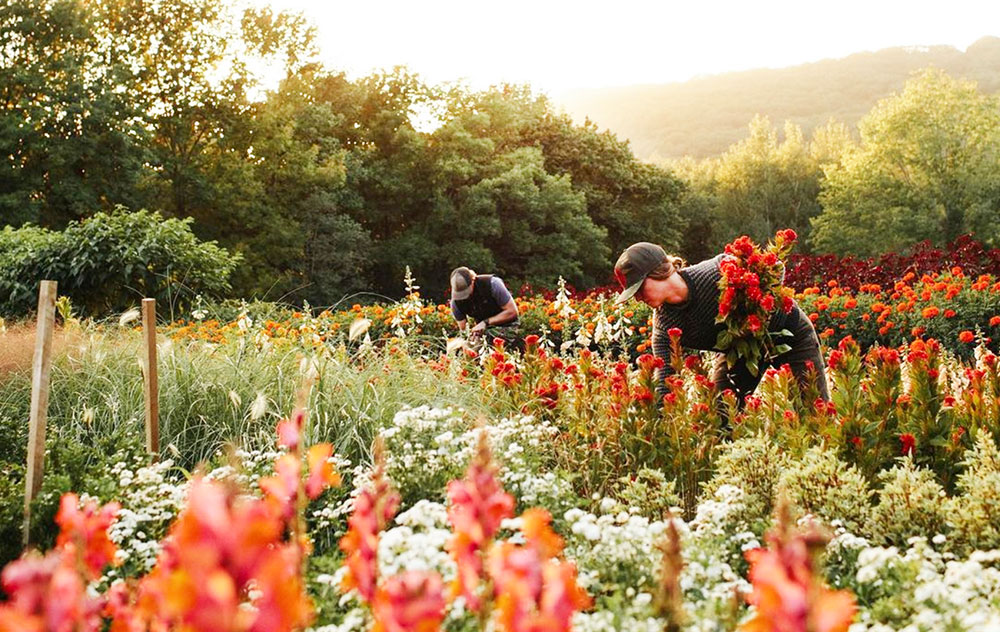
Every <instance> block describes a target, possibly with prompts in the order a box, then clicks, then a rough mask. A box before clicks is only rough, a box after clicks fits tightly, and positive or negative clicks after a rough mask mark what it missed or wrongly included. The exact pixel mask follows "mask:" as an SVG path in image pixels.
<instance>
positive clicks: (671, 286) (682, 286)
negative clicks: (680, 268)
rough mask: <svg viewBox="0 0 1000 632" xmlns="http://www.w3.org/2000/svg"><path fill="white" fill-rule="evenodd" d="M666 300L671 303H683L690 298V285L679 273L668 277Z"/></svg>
mask: <svg viewBox="0 0 1000 632" xmlns="http://www.w3.org/2000/svg"><path fill="white" fill-rule="evenodd" d="M666 295H667V296H666V301H665V302H667V303H669V304H670V305H682V304H684V303H686V302H687V300H688V286H687V282H686V281H684V277H682V276H681V275H680V274H679V273H674V274H672V275H670V277H669V278H667V287H666Z"/></svg>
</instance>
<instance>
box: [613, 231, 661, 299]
mask: <svg viewBox="0 0 1000 632" xmlns="http://www.w3.org/2000/svg"><path fill="white" fill-rule="evenodd" d="M666 260H667V253H666V251H664V250H663V248H661V247H659V246H657V245H656V244H651V243H649V242H648V241H640V242H639V243H637V244H632V245H631V246H629V247H628V248H626V249H625V252H623V253H622V255H621V256H620V257H618V263H616V264H615V278H616V279H618V283H619V284H620V285H621V286H622V288H624V289H623V290H622V291H621V293H620V294H618V297H617V298H615V303H624V302H625V301H627V300H629V299H630V298H632V297H633V296H635V293H636V292H638V291H639V288H640V287H642V282H643V281H645V280H646V276H647V275H648V274H649V273H650V272H652V271H653V270H655V269H656V268H657V266H659V265H660V264H661V263H663V262H664V261H666Z"/></svg>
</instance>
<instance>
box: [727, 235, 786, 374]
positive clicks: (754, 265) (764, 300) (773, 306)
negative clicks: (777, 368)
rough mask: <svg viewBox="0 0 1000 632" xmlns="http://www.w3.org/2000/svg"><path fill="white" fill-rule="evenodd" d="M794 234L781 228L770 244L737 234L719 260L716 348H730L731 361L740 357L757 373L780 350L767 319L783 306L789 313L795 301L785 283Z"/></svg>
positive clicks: (731, 363) (734, 362) (728, 352)
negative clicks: (759, 243)
mask: <svg viewBox="0 0 1000 632" xmlns="http://www.w3.org/2000/svg"><path fill="white" fill-rule="evenodd" d="M795 240H796V234H795V231H793V230H791V229H787V230H780V231H778V233H777V234H776V235H775V238H774V241H773V242H772V243H770V244H769V245H768V247H767V248H766V249H761V248H760V247H759V246H757V244H755V243H754V242H753V240H751V239H750V238H749V237H747V236H745V235H744V236H742V237H738V238H737V239H736V240H735V241H733V242H732V243H731V244H729V245H727V246H726V250H725V252H726V256H725V257H723V259H722V261H721V262H720V264H719V269H720V272H721V277H720V279H719V312H718V315H717V316H716V319H715V321H716V322H717V323H722V324H724V325H725V329H724V330H723V331H721V332H720V333H719V337H718V340H717V341H716V348H717V349H719V350H722V351H725V352H726V358H727V360H728V362H729V365H730V366H733V365H734V364H736V362H737V361H738V360H740V359H742V360H744V361H745V362H746V364H747V367H748V368H749V369H750V370H751V371H752V372H753V373H757V372H758V371H759V369H758V367H759V366H760V363H761V361H762V360H763V359H766V358H768V357H772V356H775V355H778V354H779V353H780V350H779V349H778V348H777V347H775V346H774V345H773V344H772V343H771V341H770V336H769V333H768V332H767V324H768V323H769V322H770V321H771V317H772V316H773V315H774V313H775V312H776V311H777V309H778V308H780V309H781V310H782V311H784V312H785V313H788V312H790V311H791V309H792V307H793V306H794V300H793V298H792V290H791V289H789V288H786V287H784V285H783V281H784V275H785V264H784V260H785V259H786V258H787V257H788V255H789V253H790V252H791V249H792V247H793V246H794V245H795Z"/></svg>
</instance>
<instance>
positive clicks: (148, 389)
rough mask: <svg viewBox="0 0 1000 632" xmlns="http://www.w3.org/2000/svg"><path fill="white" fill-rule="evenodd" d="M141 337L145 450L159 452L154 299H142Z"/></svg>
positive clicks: (157, 453)
mask: <svg viewBox="0 0 1000 632" xmlns="http://www.w3.org/2000/svg"><path fill="white" fill-rule="evenodd" d="M142 334H143V335H142V337H143V341H144V342H145V345H144V346H145V362H144V364H143V368H144V370H143V386H144V391H145V395H146V451H147V452H149V453H150V454H151V455H153V458H154V459H155V458H157V456H158V455H159V453H160V400H159V397H160V393H159V390H160V388H159V382H158V378H157V372H156V299H155V298H144V299H142Z"/></svg>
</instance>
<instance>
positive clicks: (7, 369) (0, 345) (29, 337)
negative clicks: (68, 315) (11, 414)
mask: <svg viewBox="0 0 1000 632" xmlns="http://www.w3.org/2000/svg"><path fill="white" fill-rule="evenodd" d="M69 339H70V336H68V335H67V334H66V332H65V331H64V330H62V329H56V331H55V333H54V334H53V335H52V355H53V357H55V356H58V355H60V354H61V353H63V351H64V350H65V349H66V347H67V345H68V344H69V342H70V340H69ZM34 354H35V326H34V325H14V326H8V327H7V331H6V333H0V380H2V379H3V378H4V377H6V376H7V375H9V374H11V373H21V372H24V373H30V372H31V362H32V360H33V358H34Z"/></svg>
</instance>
